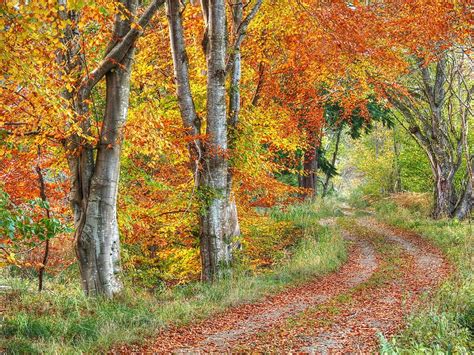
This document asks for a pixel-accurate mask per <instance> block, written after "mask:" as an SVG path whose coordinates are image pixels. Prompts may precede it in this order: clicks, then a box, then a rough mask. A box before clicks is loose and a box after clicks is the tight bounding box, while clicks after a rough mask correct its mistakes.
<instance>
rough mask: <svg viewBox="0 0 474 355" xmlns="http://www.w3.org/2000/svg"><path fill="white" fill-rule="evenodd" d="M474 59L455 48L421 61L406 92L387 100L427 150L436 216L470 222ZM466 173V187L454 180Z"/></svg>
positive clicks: (390, 93) (404, 124)
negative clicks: (432, 61) (437, 56)
mask: <svg viewBox="0 0 474 355" xmlns="http://www.w3.org/2000/svg"><path fill="white" fill-rule="evenodd" d="M473 70H474V68H473V66H472V57H470V54H469V53H468V51H467V50H465V49H463V48H452V49H450V50H446V51H444V52H443V53H441V54H440V55H439V58H438V60H437V61H436V62H434V63H432V64H429V65H427V64H425V62H424V61H423V60H419V61H417V63H416V64H415V68H414V71H413V73H412V74H411V75H409V76H407V78H406V88H407V90H398V91H395V90H391V91H389V92H388V95H387V97H388V98H389V101H390V102H391V104H392V105H393V107H394V108H395V109H396V110H397V111H398V112H399V114H400V117H401V119H400V123H401V124H402V126H403V127H404V128H405V129H406V131H407V132H409V133H410V135H411V136H412V137H413V138H414V139H415V140H416V142H417V143H418V144H419V145H420V147H421V148H422V149H423V150H424V152H425V154H426V156H427V157H428V159H429V161H430V165H431V170H432V174H433V181H434V198H433V199H434V207H433V217H434V218H443V217H456V218H460V219H463V218H465V217H466V216H467V215H468V214H469V212H470V211H471V209H472V191H473V186H472V184H473V182H472V174H473V173H472V157H471V155H470V154H471V152H470V147H469V144H468V130H469V121H470V120H472V118H473V109H472V98H473V95H474V83H473V80H472V78H473V76H472V75H473V73H474V72H473ZM459 174H461V175H462V178H461V180H462V181H461V184H460V186H456V183H455V177H456V176H457V175H459Z"/></svg>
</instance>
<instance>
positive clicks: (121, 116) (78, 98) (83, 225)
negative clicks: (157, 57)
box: [59, 0, 164, 297]
mask: <svg viewBox="0 0 474 355" xmlns="http://www.w3.org/2000/svg"><path fill="white" fill-rule="evenodd" d="M119 3H120V5H121V7H119V13H117V14H116V15H115V22H114V29H113V33H112V38H111V40H110V42H109V44H108V46H107V49H106V54H105V56H104V59H103V60H102V62H101V63H100V64H99V65H98V66H97V67H96V68H94V69H93V70H92V71H91V72H86V73H85V74H84V75H83V76H82V77H81V78H80V81H79V84H78V86H77V89H75V90H73V92H72V93H70V94H67V95H66V98H68V99H69V102H70V105H71V107H72V108H73V110H74V112H75V114H76V122H77V124H78V125H80V127H81V132H80V133H81V134H72V135H71V136H70V137H67V139H66V140H65V148H66V151H67V155H68V164H69V168H70V180H71V194H70V200H71V205H72V209H73V212H74V225H75V239H76V253H77V258H78V261H79V267H80V272H81V280H82V285H83V288H84V291H85V292H86V294H88V295H98V294H101V295H105V296H106V297H112V296H114V295H115V294H117V293H119V292H120V291H121V290H122V287H123V286H122V283H121V282H120V280H119V272H120V270H121V267H120V238H119V230H118V224H117V191H118V181H119V176H120V152H121V147H122V130H123V127H124V125H125V122H126V119H127V112H128V106H129V97H130V75H131V70H132V66H133V58H134V52H135V49H134V44H135V42H136V40H137V38H138V37H139V36H140V35H141V34H142V31H143V29H144V27H145V26H146V25H147V24H148V22H149V21H150V19H151V18H152V16H153V15H154V14H155V12H156V11H157V10H158V8H159V7H160V6H161V5H162V4H163V3H164V0H154V1H152V2H151V3H150V5H149V6H148V8H147V9H146V10H145V11H144V13H143V14H142V15H141V17H140V18H138V19H136V18H135V17H136V13H137V8H138V1H137V0H121V1H119ZM65 5H66V4H65V3H64V4H63V6H65ZM68 16H70V17H71V20H75V19H77V17H78V16H80V15H79V14H75V13H74V12H69V14H68ZM76 35H77V32H76V31H74V30H71V29H69V28H68V29H67V30H66V32H65V38H64V43H65V44H66V52H65V53H64V54H63V55H62V56H61V55H59V60H62V61H64V63H65V68H66V70H68V71H69V70H70V69H71V68H68V67H67V66H66V64H67V63H74V61H75V60H77V57H80V56H81V54H80V52H78V50H77V41H76V40H75V38H74V36H76ZM79 60H80V59H79ZM84 66H85V65H82V68H84ZM65 74H70V73H68V72H66V73H65ZM103 78H105V86H106V94H105V112H104V116H103V120H102V124H101V127H100V130H99V137H98V140H97V143H96V144H91V143H90V140H88V139H87V137H88V136H91V135H92V132H91V125H92V123H91V117H90V114H89V102H90V95H91V92H92V89H93V88H94V87H95V86H96V85H97V83H99V81H100V80H102V79H103Z"/></svg>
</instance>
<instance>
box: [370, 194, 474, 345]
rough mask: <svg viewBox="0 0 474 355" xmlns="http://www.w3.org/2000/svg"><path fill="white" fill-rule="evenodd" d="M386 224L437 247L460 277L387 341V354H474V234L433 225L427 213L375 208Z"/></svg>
mask: <svg viewBox="0 0 474 355" xmlns="http://www.w3.org/2000/svg"><path fill="white" fill-rule="evenodd" d="M375 207H376V213H377V217H378V218H379V219H381V220H383V221H384V222H386V223H388V224H391V225H394V226H397V227H401V228H405V229H409V230H412V231H415V232H416V233H418V234H420V235H422V236H423V237H425V238H427V239H428V240H430V241H431V242H432V243H433V244H435V245H437V246H438V247H439V248H440V249H441V250H443V252H444V253H445V254H446V255H447V257H448V258H449V260H450V261H451V262H452V263H453V264H454V265H455V266H456V272H455V273H454V275H452V277H451V278H450V279H449V280H447V281H446V282H445V283H444V284H443V285H442V286H441V287H440V289H439V290H438V291H437V292H436V293H435V295H434V296H430V298H429V299H426V300H425V302H423V305H422V306H420V307H419V309H417V310H416V312H415V313H414V314H412V315H411V316H410V317H409V319H408V325H407V328H406V329H405V330H404V331H403V332H402V333H401V334H400V335H398V336H396V337H394V338H393V339H391V341H387V340H386V339H384V338H383V337H381V344H382V349H381V351H382V352H383V353H440V354H441V353H448V354H450V353H461V354H464V353H466V354H467V353H472V352H473V351H474V276H473V262H474V233H473V226H472V224H471V223H469V222H468V221H467V222H459V221H457V220H436V221H435V220H432V219H430V218H429V217H428V215H427V212H426V211H427V210H428V209H423V208H419V207H417V208H410V207H400V206H397V205H396V204H395V203H393V202H389V201H384V202H380V203H378V204H377V205H376V206H375Z"/></svg>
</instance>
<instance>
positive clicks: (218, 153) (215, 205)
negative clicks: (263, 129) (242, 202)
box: [200, 0, 231, 281]
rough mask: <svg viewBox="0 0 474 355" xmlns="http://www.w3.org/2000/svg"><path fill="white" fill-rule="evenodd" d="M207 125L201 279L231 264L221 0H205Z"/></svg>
mask: <svg viewBox="0 0 474 355" xmlns="http://www.w3.org/2000/svg"><path fill="white" fill-rule="evenodd" d="M207 11H208V21H207V23H208V43H207V47H206V61H207V69H208V74H207V103H206V112H207V126H206V135H207V141H206V147H205V150H204V155H203V176H202V183H201V186H200V190H201V191H200V192H201V194H202V195H203V198H202V200H203V201H202V202H203V204H204V211H203V213H201V231H200V239H201V259H202V265H203V270H202V279H203V280H204V281H214V280H216V279H219V278H221V277H222V276H223V275H224V274H225V273H226V271H227V270H228V269H229V268H230V262H231V247H230V242H231V241H230V240H229V238H230V236H229V235H226V228H225V226H226V223H227V217H228V216H227V205H228V195H227V177H228V168H229V164H228V158H227V154H228V152H227V148H228V146H227V105H226V86H225V79H226V50H227V43H226V30H227V29H226V9H225V1H224V0H209V2H208V8H207Z"/></svg>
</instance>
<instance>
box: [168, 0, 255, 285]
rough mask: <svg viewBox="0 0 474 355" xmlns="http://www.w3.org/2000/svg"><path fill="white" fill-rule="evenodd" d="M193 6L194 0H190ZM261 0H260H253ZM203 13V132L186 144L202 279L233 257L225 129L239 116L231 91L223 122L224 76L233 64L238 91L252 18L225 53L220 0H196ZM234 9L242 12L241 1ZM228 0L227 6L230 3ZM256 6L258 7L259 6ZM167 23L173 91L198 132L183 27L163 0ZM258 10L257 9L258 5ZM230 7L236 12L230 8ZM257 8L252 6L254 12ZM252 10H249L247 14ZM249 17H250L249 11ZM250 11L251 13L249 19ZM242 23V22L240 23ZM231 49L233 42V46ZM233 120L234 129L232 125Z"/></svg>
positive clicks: (175, 4) (173, 4)
mask: <svg viewBox="0 0 474 355" xmlns="http://www.w3.org/2000/svg"><path fill="white" fill-rule="evenodd" d="M191 3H192V4H193V5H194V4H195V3H196V1H192V2H191ZM258 3H261V0H259V1H258ZM200 4H201V10H202V13H203V17H204V25H205V29H204V36H203V37H204V38H203V42H202V45H203V49H204V52H205V54H206V64H207V104H206V136H207V140H206V141H205V142H201V141H200V140H198V139H194V140H193V142H192V143H191V144H190V146H189V151H190V156H191V161H192V164H191V165H192V169H193V174H194V179H195V182H196V185H197V186H198V197H199V199H200V204H201V214H200V244H201V246H200V250H201V263H202V280H203V281H214V280H217V279H219V278H221V277H222V276H224V275H225V274H227V273H228V271H230V264H231V261H232V239H233V238H234V237H235V236H236V235H239V234H240V230H239V224H238V217H237V207H236V204H235V202H234V200H233V199H231V190H232V185H231V174H230V169H229V156H228V155H229V148H230V147H229V141H232V139H231V138H230V139H229V136H230V135H231V133H230V131H229V130H228V128H229V127H230V125H231V124H232V123H233V122H235V124H236V122H237V120H238V112H239V110H240V92H238V93H236V92H235V91H233V90H231V93H230V94H229V95H230V96H231V97H230V101H231V103H230V109H231V110H232V112H233V114H232V115H231V116H230V117H232V118H233V119H234V121H231V119H230V118H229V125H228V122H227V103H226V96H227V92H226V85H225V84H226V75H227V73H228V71H229V70H230V68H232V75H231V77H232V80H233V83H236V84H237V85H235V86H236V87H237V88H238V89H240V75H241V74H240V73H241V71H240V56H237V57H238V58H239V60H238V62H237V63H236V64H235V60H234V59H235V58H236V55H235V54H236V53H239V51H240V44H241V43H242V40H243V37H244V34H245V30H246V28H247V26H248V22H250V19H251V18H249V17H248V18H247V19H246V20H244V21H242V17H241V16H240V17H238V18H237V20H238V21H239V24H240V27H239V28H237V27H234V28H235V29H236V32H235V33H234V35H235V36H234V37H235V38H234V45H235V44H237V47H236V48H237V50H236V51H233V52H232V53H231V55H230V56H229V57H227V28H226V27H227V26H226V13H225V10H226V9H225V1H223V0H216V1H214V0H201V2H200ZM236 4H237V8H238V9H240V10H242V2H241V1H238V2H237V3H236ZM234 5H235V4H233V5H232V6H234ZM258 6H260V5H258ZM167 7H168V23H169V32H170V44H171V53H172V57H173V64H174V73H175V81H176V92H177V96H178V104H179V108H180V112H181V117H182V120H183V125H184V127H185V128H186V129H187V132H188V134H189V135H191V136H197V135H200V134H201V123H200V120H199V117H198V116H197V114H196V110H195V106H194V101H193V95H192V92H191V89H190V87H191V85H190V79H189V65H188V57H187V54H186V45H185V41H184V30H183V24H182V16H181V11H180V2H179V1H177V0H167ZM257 9H258V7H257ZM233 11H236V10H235V8H234V9H233ZM255 11H256V10H255ZM251 13H253V11H252V12H251ZM249 16H250V15H249ZM253 16H254V15H252V17H253ZM243 22H245V23H246V24H245V25H244V26H242V23H243ZM234 47H235V46H234ZM235 124H234V125H233V128H235Z"/></svg>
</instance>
